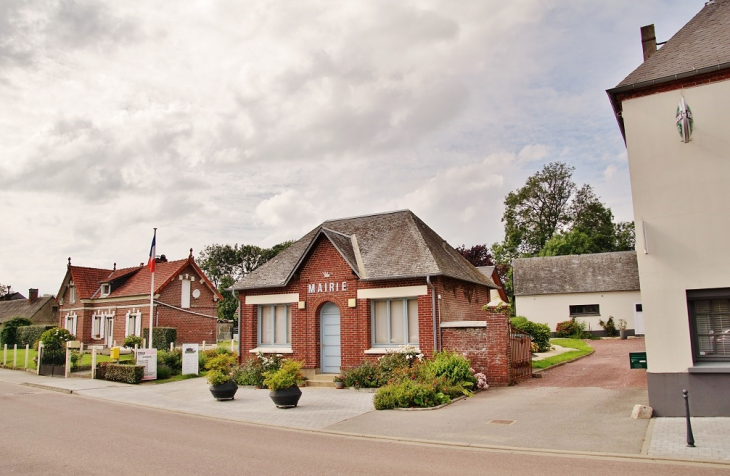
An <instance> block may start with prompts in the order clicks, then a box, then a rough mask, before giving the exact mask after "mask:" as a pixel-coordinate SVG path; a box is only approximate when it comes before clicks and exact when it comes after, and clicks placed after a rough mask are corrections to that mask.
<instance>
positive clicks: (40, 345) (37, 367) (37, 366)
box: [35, 342, 43, 375]
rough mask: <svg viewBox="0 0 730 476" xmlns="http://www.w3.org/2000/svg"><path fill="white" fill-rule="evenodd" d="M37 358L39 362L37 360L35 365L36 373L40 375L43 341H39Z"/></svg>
mask: <svg viewBox="0 0 730 476" xmlns="http://www.w3.org/2000/svg"><path fill="white" fill-rule="evenodd" d="M36 359H37V360H38V362H36V365H35V374H36V375H40V374H41V362H42V361H43V342H38V355H36Z"/></svg>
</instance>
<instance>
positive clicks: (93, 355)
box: [91, 347, 96, 380]
mask: <svg viewBox="0 0 730 476" xmlns="http://www.w3.org/2000/svg"><path fill="white" fill-rule="evenodd" d="M95 378H96V347H93V348H92V349H91V379H92V380H94V379H95Z"/></svg>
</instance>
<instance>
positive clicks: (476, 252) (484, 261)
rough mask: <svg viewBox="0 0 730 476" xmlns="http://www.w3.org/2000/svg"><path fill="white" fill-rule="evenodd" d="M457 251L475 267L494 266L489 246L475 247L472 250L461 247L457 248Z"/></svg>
mask: <svg viewBox="0 0 730 476" xmlns="http://www.w3.org/2000/svg"><path fill="white" fill-rule="evenodd" d="M456 251H458V252H459V253H461V255H462V256H463V257H464V258H466V259H467V261H469V262H470V263H471V264H473V265H474V266H493V265H494V262H493V261H492V255H491V254H490V253H489V248H488V247H487V245H474V246H472V247H471V248H466V247H465V246H464V245H461V246H459V247H457V248H456Z"/></svg>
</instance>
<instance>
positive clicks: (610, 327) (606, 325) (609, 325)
mask: <svg viewBox="0 0 730 476" xmlns="http://www.w3.org/2000/svg"><path fill="white" fill-rule="evenodd" d="M598 325H600V326H601V327H603V329H604V330H605V331H606V334H607V335H608V337H613V336H615V335H616V324H615V323H614V322H613V316H609V317H608V320H607V321H606V322H603V321H602V320H600V319H599V321H598Z"/></svg>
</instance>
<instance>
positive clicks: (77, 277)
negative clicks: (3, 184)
mask: <svg viewBox="0 0 730 476" xmlns="http://www.w3.org/2000/svg"><path fill="white" fill-rule="evenodd" d="M154 275H155V281H154V305H153V316H152V317H153V324H152V325H153V327H174V328H176V329H177V342H178V343H201V342H203V341H206V342H215V341H216V324H217V302H218V300H220V299H222V296H221V295H220V293H219V292H218V290H216V289H215V286H213V284H212V283H211V282H210V281H209V280H208V278H207V277H206V276H205V274H204V273H203V271H202V270H201V269H200V268H199V267H198V265H197V264H196V263H195V260H194V259H193V251H192V249H191V250H190V256H189V257H188V258H187V259H182V260H177V261H167V259H166V258H165V257H164V255H162V256H161V257H160V258H156V262H155V273H154ZM151 286H152V283H151V273H150V268H149V267H147V266H143V265H140V266H136V267H133V268H124V269H116V264H115V265H114V268H113V269H100V268H86V267H82V266H73V265H71V258H69V261H68V266H67V270H66V275H65V276H64V278H63V283H62V284H61V289H60V290H59V292H58V299H57V301H58V307H59V321H58V322H59V325H60V326H61V327H64V328H66V329H68V330H69V332H71V333H72V334H74V335H75V336H76V338H77V339H78V340H80V341H82V342H84V343H85V344H89V345H101V346H105V347H111V346H113V345H121V344H122V341H123V340H124V338H125V337H127V336H129V335H136V336H141V337H143V338H147V337H148V334H147V333H146V332H144V330H145V329H149V322H150V290H151Z"/></svg>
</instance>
